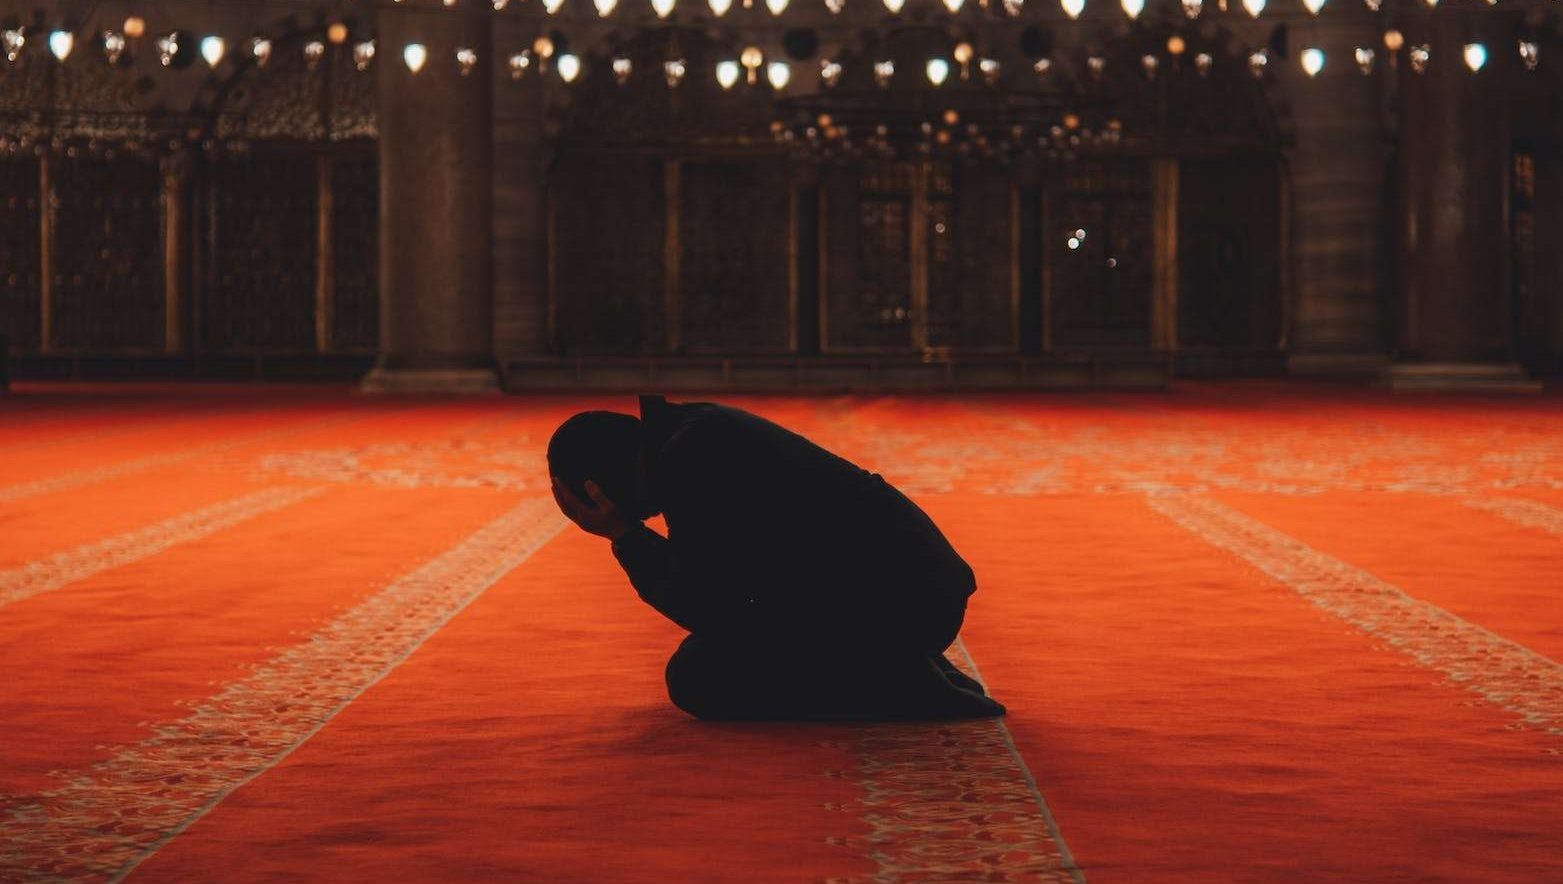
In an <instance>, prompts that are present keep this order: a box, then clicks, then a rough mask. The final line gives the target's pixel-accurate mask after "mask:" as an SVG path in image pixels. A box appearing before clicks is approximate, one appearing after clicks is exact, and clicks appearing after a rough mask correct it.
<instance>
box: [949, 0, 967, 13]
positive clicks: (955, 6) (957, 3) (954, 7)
mask: <svg viewBox="0 0 1563 884" xmlns="http://www.w3.org/2000/svg"><path fill="white" fill-rule="evenodd" d="M965 3H966V0H944V8H945V9H948V10H949V11H950V12H951V13H956V12H960V11H961V6H963V5H964V4H965Z"/></svg>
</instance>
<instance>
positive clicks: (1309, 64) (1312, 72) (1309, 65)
mask: <svg viewBox="0 0 1563 884" xmlns="http://www.w3.org/2000/svg"><path fill="white" fill-rule="evenodd" d="M1302 69H1303V73H1305V74H1307V75H1308V76H1310V77H1317V76H1318V75H1319V71H1322V70H1324V50H1323V49H1319V48H1316V47H1313V46H1310V47H1308V48H1307V49H1304V50H1303V51H1302Z"/></svg>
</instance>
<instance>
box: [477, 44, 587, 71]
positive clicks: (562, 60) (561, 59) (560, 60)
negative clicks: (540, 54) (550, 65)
mask: <svg viewBox="0 0 1563 884" xmlns="http://www.w3.org/2000/svg"><path fill="white" fill-rule="evenodd" d="M559 62H560V64H561V66H562V65H563V62H564V59H563V58H560V59H559ZM477 66H478V51H477V50H476V49H473V48H472V47H470V46H461V47H458V48H457V49H456V69H457V70H458V71H460V72H461V75H462V76H463V77H466V76H470V75H471V74H472V69H473V68H475V67H477Z"/></svg>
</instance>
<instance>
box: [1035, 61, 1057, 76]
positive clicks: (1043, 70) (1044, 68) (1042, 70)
mask: <svg viewBox="0 0 1563 884" xmlns="http://www.w3.org/2000/svg"><path fill="white" fill-rule="evenodd" d="M1031 69H1032V70H1034V71H1036V72H1037V73H1038V74H1040V75H1042V76H1044V77H1045V76H1047V73H1048V71H1051V70H1052V69H1053V60H1052V59H1051V58H1039V59H1037V60H1036V63H1034V64H1032V65H1031Z"/></svg>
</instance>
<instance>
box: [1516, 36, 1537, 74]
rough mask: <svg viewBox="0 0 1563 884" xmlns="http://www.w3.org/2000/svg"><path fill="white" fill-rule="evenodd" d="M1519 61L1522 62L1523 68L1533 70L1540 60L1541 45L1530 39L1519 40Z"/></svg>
mask: <svg viewBox="0 0 1563 884" xmlns="http://www.w3.org/2000/svg"><path fill="white" fill-rule="evenodd" d="M1520 61H1522V62H1524V64H1525V70H1527V71H1533V70H1535V69H1536V65H1537V64H1538V63H1540V61H1541V47H1539V46H1537V45H1536V44H1535V43H1533V42H1531V41H1530V40H1521V41H1520Z"/></svg>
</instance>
